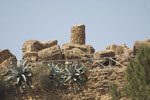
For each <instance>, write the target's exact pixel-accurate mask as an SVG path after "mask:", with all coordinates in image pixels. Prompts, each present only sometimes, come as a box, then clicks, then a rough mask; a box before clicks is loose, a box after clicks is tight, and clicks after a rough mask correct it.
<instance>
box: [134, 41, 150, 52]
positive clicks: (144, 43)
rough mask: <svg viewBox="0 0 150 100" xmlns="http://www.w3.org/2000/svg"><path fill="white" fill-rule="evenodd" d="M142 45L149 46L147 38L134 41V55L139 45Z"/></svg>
mask: <svg viewBox="0 0 150 100" xmlns="http://www.w3.org/2000/svg"><path fill="white" fill-rule="evenodd" d="M142 46H148V47H150V42H149V40H147V41H136V42H135V43H134V46H133V47H134V55H136V53H137V51H138V49H139V48H140V47H142Z"/></svg>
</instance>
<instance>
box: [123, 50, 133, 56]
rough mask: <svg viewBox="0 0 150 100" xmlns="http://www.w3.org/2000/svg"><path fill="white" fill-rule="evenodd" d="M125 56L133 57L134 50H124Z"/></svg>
mask: <svg viewBox="0 0 150 100" xmlns="http://www.w3.org/2000/svg"><path fill="white" fill-rule="evenodd" d="M123 55H124V56H126V57H127V56H133V48H124V54H123Z"/></svg>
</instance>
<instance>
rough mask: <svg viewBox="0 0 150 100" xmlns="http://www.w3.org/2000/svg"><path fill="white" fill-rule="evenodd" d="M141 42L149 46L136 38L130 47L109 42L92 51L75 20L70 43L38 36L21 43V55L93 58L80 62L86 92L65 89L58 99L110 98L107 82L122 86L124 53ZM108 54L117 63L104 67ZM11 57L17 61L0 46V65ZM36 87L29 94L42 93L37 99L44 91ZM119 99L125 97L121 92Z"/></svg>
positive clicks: (127, 54)
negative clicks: (84, 71)
mask: <svg viewBox="0 0 150 100" xmlns="http://www.w3.org/2000/svg"><path fill="white" fill-rule="evenodd" d="M143 45H147V46H150V40H145V41H136V42H135V43H134V46H133V48H128V47H127V46H126V44H123V45H122V46H120V45H116V44H112V45H110V46H107V47H106V50H99V51H96V52H95V49H94V47H93V46H91V45H87V44H86V33H85V25H84V24H78V25H75V26H73V27H72V28H71V39H70V43H64V44H63V45H62V47H60V45H59V44H58V41H57V40H49V41H44V42H41V41H38V40H27V41H25V42H24V44H23V45H22V59H26V60H28V61H30V62H33V63H35V62H41V61H47V62H48V61H52V60H64V61H66V60H80V59H82V58H83V59H84V58H91V59H94V60H93V61H88V60H87V61H84V64H85V65H86V66H88V67H89V73H88V82H87V84H86V85H87V89H85V90H84V93H85V95H86V96H84V95H82V94H81V93H80V94H72V93H68V94H65V95H64V94H63V95H61V97H60V98H61V99H58V100H79V95H80V97H82V99H83V100H111V96H110V94H109V85H110V83H112V82H116V83H117V84H118V87H119V88H123V87H124V85H125V84H126V80H125V77H124V71H125V69H126V67H127V66H126V65H127V64H128V62H129V60H130V59H129V58H128V57H132V56H134V55H135V54H136V53H137V52H138V49H139V48H140V47H141V46H143ZM108 57H110V58H113V59H114V60H115V61H117V62H119V64H118V63H116V62H115V64H113V65H114V66H113V67H108V66H107V65H108V64H109V63H110V62H109V61H110V60H109V59H108ZM104 58H106V59H104ZM12 61H13V62H17V59H16V57H15V56H14V55H13V54H12V53H11V52H10V51H9V50H8V49H5V50H0V67H1V68H3V66H9V65H10V63H11V62H12ZM113 63H114V62H113ZM101 64H102V65H104V66H102V65H101ZM121 64H122V65H123V66H122V65H121ZM106 66H107V67H106ZM4 71H6V70H4ZM4 73H5V72H4ZM39 91H40V90H38V92H35V94H33V95H36V96H38V97H42V98H40V99H37V100H47V99H44V95H43V94H41V93H40V92H39ZM58 94H59V93H58ZM57 97H58V95H57ZM31 100H32V99H31ZM55 100H56V99H55ZM121 100H127V99H126V97H125V96H124V97H123V98H121Z"/></svg>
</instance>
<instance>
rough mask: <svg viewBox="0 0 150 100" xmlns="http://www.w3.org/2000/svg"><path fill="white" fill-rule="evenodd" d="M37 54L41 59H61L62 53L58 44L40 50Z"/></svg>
mask: <svg viewBox="0 0 150 100" xmlns="http://www.w3.org/2000/svg"><path fill="white" fill-rule="evenodd" d="M38 56H39V58H40V59H41V60H60V59H62V53H61V49H60V47H59V45H54V46H52V47H49V48H46V49H43V50H40V51H39V52H38Z"/></svg>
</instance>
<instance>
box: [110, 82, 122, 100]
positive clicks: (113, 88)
mask: <svg viewBox="0 0 150 100" xmlns="http://www.w3.org/2000/svg"><path fill="white" fill-rule="evenodd" d="M110 94H111V96H112V100H119V98H120V92H119V91H118V86H117V84H115V83H112V84H110Z"/></svg>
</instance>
